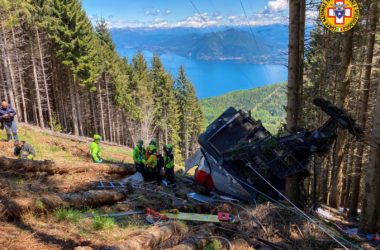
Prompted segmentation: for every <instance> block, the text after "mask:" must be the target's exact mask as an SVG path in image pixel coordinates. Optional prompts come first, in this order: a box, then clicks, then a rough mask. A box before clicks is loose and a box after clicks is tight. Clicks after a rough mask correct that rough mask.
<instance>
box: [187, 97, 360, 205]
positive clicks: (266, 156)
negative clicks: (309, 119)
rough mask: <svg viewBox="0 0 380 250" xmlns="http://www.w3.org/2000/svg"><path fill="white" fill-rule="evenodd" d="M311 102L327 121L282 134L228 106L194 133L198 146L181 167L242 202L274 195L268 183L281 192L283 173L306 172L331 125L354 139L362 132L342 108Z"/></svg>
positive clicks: (327, 140)
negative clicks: (192, 171) (346, 131)
mask: <svg viewBox="0 0 380 250" xmlns="http://www.w3.org/2000/svg"><path fill="white" fill-rule="evenodd" d="M313 103H314V105H316V106H317V107H319V108H320V109H321V110H322V111H324V112H325V113H326V114H327V115H328V116H329V119H328V120H327V121H326V122H325V123H324V124H323V125H322V126H321V127H319V128H317V129H315V130H312V131H309V130H307V129H301V130H299V131H298V132H296V133H294V134H290V135H287V136H273V135H272V134H271V133H270V132H268V131H267V130H266V129H265V127H264V126H263V125H262V124H261V122H260V121H257V120H255V119H254V118H252V117H251V116H250V114H248V113H246V112H243V111H241V110H239V111H237V110H236V109H235V108H232V107H230V108H228V109H227V110H226V111H225V112H224V113H223V114H222V115H221V116H220V117H219V118H217V119H216V120H215V121H214V122H213V123H211V124H210V125H209V126H208V127H207V129H206V131H205V132H204V133H203V134H201V135H200V136H199V138H198V142H199V144H200V146H201V148H200V149H199V150H198V151H197V153H196V154H194V155H193V156H192V157H191V158H189V159H188V160H187V161H186V168H187V169H190V168H192V167H194V166H196V167H197V169H196V171H195V176H194V177H195V181H196V182H197V183H198V184H201V185H203V186H205V187H206V188H208V189H209V190H212V191H216V192H217V193H219V194H222V195H228V196H232V197H234V198H237V199H239V200H243V201H247V202H253V201H255V200H257V199H258V197H259V196H260V195H262V194H264V195H266V196H270V197H271V198H275V199H277V198H278V194H277V193H276V191H275V190H274V189H273V188H271V187H270V186H269V184H268V183H270V184H271V185H273V186H274V187H275V188H276V189H278V190H280V191H283V190H284V188H285V179H286V177H288V176H291V175H294V174H305V175H307V174H308V166H309V162H310V159H311V156H312V155H315V154H324V153H327V152H328V150H329V149H330V146H331V145H332V144H333V142H334V141H335V139H336V137H337V129H346V130H348V131H349V133H351V134H352V135H354V136H356V137H358V138H360V137H361V136H362V134H363V131H362V129H361V128H360V127H358V126H357V125H356V124H355V121H354V120H353V119H352V118H351V116H350V115H349V114H347V113H346V111H344V110H343V109H341V108H338V107H337V106H335V105H333V104H332V103H330V102H329V101H327V100H324V99H322V98H316V99H314V101H313Z"/></svg>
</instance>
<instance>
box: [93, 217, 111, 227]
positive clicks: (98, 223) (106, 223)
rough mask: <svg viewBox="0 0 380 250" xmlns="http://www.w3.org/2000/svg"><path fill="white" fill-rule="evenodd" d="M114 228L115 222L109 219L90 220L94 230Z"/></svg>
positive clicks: (97, 218) (96, 218)
mask: <svg viewBox="0 0 380 250" xmlns="http://www.w3.org/2000/svg"><path fill="white" fill-rule="evenodd" d="M114 227H115V220H114V219H113V218H111V217H105V216H95V217H94V218H93V219H92V228H93V229H94V230H110V229H113V228H114Z"/></svg>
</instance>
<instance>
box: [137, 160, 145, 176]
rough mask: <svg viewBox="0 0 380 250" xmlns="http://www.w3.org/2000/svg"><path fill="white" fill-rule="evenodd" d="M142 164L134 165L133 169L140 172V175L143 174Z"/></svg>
mask: <svg viewBox="0 0 380 250" xmlns="http://www.w3.org/2000/svg"><path fill="white" fill-rule="evenodd" d="M144 167H145V166H144V164H142V163H135V168H136V171H137V172H140V173H141V174H142V173H143V172H144Z"/></svg>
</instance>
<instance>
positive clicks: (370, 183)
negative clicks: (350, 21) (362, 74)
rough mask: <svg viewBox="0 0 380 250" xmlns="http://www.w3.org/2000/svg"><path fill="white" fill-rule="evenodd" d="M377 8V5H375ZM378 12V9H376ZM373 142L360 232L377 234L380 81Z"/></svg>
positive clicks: (379, 82) (379, 165)
mask: <svg viewBox="0 0 380 250" xmlns="http://www.w3.org/2000/svg"><path fill="white" fill-rule="evenodd" d="M375 6H376V5H375ZM375 10H376V8H375ZM372 140H373V143H371V144H374V145H373V146H372V147H371V149H370V153H369V163H368V166H367V168H366V171H365V177H366V178H365V180H364V182H365V184H364V192H365V194H366V195H365V196H364V200H363V204H362V215H361V216H360V227H359V229H360V231H361V232H368V233H374V232H376V224H377V215H378V214H377V210H378V208H379V205H380V204H379V203H380V199H379V192H380V182H379V175H380V79H378V80H377V93H376V103H375V109H374V121H373V128H372Z"/></svg>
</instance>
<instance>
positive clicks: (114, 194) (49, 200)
mask: <svg viewBox="0 0 380 250" xmlns="http://www.w3.org/2000/svg"><path fill="white" fill-rule="evenodd" d="M125 197H126V191H120V190H89V191H85V192H74V193H62V194H49V195H42V196H41V197H38V198H34V199H33V198H28V197H17V198H12V199H9V200H7V201H5V204H6V208H7V211H6V214H7V217H15V218H18V217H20V216H21V215H22V214H23V213H25V212H29V211H32V212H33V211H42V210H53V209H55V208H57V207H96V206H101V205H105V204H112V203H115V202H118V201H121V200H123V199H125Z"/></svg>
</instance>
